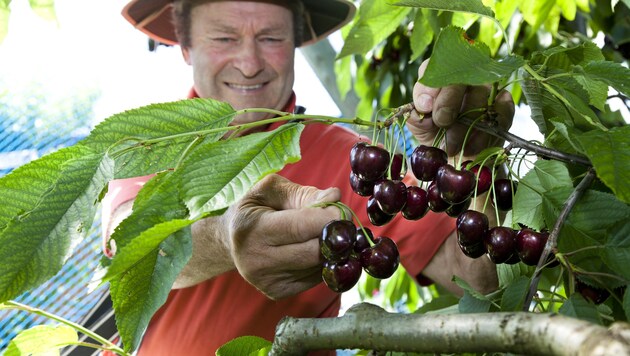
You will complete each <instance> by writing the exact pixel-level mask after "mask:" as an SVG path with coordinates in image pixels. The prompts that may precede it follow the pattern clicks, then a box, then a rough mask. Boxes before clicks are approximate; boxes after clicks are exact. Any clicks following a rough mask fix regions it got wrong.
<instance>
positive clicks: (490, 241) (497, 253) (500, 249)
mask: <svg viewBox="0 0 630 356" xmlns="http://www.w3.org/2000/svg"><path fill="white" fill-rule="evenodd" d="M484 245H485V247H486V251H488V257H490V260H491V261H492V262H494V263H496V264H499V263H506V262H507V261H509V260H510V258H511V257H512V255H514V254H515V253H516V231H514V229H511V228H509V227H505V226H495V227H493V228H491V229H490V231H488V234H487V235H486V239H485V240H484Z"/></svg>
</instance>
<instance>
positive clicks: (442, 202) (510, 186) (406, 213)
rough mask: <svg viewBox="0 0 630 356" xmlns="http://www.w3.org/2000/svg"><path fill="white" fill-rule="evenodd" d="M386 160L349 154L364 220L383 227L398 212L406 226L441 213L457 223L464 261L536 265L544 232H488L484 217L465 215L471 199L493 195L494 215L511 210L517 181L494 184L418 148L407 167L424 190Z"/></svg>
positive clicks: (488, 175)
mask: <svg viewBox="0 0 630 356" xmlns="http://www.w3.org/2000/svg"><path fill="white" fill-rule="evenodd" d="M390 157H391V156H390V154H389V152H388V151H387V150H386V149H384V148H382V147H380V146H376V145H369V144H367V143H366V142H358V143H356V144H355V145H354V146H353V148H352V150H351V151H350V166H351V169H352V171H351V173H350V186H351V187H352V189H353V191H354V192H355V193H357V194H359V195H361V196H366V197H369V199H368V202H367V214H368V217H369V219H370V221H371V223H372V224H374V225H376V226H380V225H384V224H386V223H388V222H389V221H391V220H392V219H393V218H394V216H395V215H396V214H397V213H398V212H400V213H401V214H402V216H403V217H404V218H406V219H409V220H417V219H420V218H422V217H423V216H424V215H426V213H427V212H428V211H429V210H431V211H433V212H436V213H442V212H444V213H446V214H448V215H449V216H451V217H457V234H458V244H459V246H460V248H461V250H462V252H463V253H464V254H465V255H467V256H469V257H471V258H478V257H481V256H483V255H484V254H487V255H488V257H489V258H490V259H491V260H492V261H493V262H494V263H497V264H499V263H516V262H519V261H523V262H524V263H525V264H528V265H536V264H537V263H538V260H539V258H540V255H541V254H542V251H543V249H544V246H545V244H546V242H547V238H548V235H549V234H548V232H546V231H542V232H537V231H534V230H532V229H529V228H522V229H520V230H514V229H512V228H509V227H503V226H496V227H490V226H489V223H488V217H487V216H486V215H485V214H484V213H481V212H478V211H474V210H469V207H470V203H471V198H472V197H473V195H474V194H477V195H479V194H483V193H485V192H488V191H490V190H491V189H492V191H491V193H492V194H491V198H492V203H493V204H494V206H495V207H496V208H497V209H499V210H501V211H508V210H510V209H512V197H513V195H514V192H515V191H516V187H517V182H516V181H513V180H511V179H509V178H494V177H493V174H492V171H491V169H490V168H489V167H487V166H482V165H478V164H477V165H472V164H471V163H470V162H464V163H463V164H462V168H461V169H457V168H455V167H454V166H453V165H451V164H449V163H448V156H447V154H446V152H445V151H444V150H442V149H440V148H438V147H433V146H426V145H419V146H417V147H416V148H415V149H414V151H413V153H412V154H411V157H410V160H409V166H410V168H411V171H412V172H413V174H414V176H415V177H416V178H417V179H418V180H420V181H423V182H427V183H428V186H427V188H426V190H425V189H423V188H421V187H418V186H406V185H405V184H404V183H403V182H402V176H401V172H402V168H404V160H403V158H402V156H401V155H399V154H396V155H394V156H393V157H391V158H390ZM469 166H470V167H469ZM403 175H404V174H403Z"/></svg>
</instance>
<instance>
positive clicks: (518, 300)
mask: <svg viewBox="0 0 630 356" xmlns="http://www.w3.org/2000/svg"><path fill="white" fill-rule="evenodd" d="M529 284H530V279H529V278H528V277H525V276H521V277H518V278H517V279H515V280H514V281H512V282H511V283H510V284H509V285H508V286H507V288H506V289H505V291H504V292H503V295H502V296H501V311H519V310H522V309H523V302H524V301H525V296H526V295H527V291H528V290H529Z"/></svg>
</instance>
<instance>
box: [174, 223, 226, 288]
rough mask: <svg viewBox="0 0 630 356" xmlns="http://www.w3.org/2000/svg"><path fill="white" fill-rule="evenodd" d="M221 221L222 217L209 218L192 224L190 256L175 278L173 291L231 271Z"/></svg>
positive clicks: (223, 227)
mask: <svg viewBox="0 0 630 356" xmlns="http://www.w3.org/2000/svg"><path fill="white" fill-rule="evenodd" d="M224 220H225V218H224V216H218V217H210V218H206V219H203V220H200V221H198V222H196V223H195V224H193V226H192V236H193V240H192V243H193V253H192V256H191V257H190V260H189V261H188V263H187V264H186V266H185V267H184V269H183V270H182V271H181V272H180V273H179V276H177V279H176V280H175V283H174V285H173V288H174V289H179V288H186V287H190V286H193V285H195V284H198V283H201V282H203V281H205V280H208V279H210V278H213V277H215V276H218V275H220V274H222V273H225V272H227V271H230V270H233V269H234V268H235V267H234V260H233V258H232V254H231V252H230V251H231V242H230V239H229V238H227V223H226V222H225V221H224Z"/></svg>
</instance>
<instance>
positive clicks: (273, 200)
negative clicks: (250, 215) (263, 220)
mask: <svg viewBox="0 0 630 356" xmlns="http://www.w3.org/2000/svg"><path fill="white" fill-rule="evenodd" d="M248 199H252V200H255V201H257V202H258V203H260V205H264V206H268V207H270V208H273V209H276V210H286V209H298V208H302V207H307V206H312V205H314V204H319V203H325V202H334V201H338V200H339V199H341V193H340V191H339V189H337V188H329V189H325V190H320V189H317V188H315V187H309V186H302V185H299V184H295V183H293V182H291V181H290V180H288V179H286V178H284V177H282V176H279V175H277V174H270V175H268V176H266V177H265V178H263V179H262V180H261V181H260V182H259V183H258V184H256V185H255V186H254V187H253V188H252V189H251V191H250V193H249V197H248Z"/></svg>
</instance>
